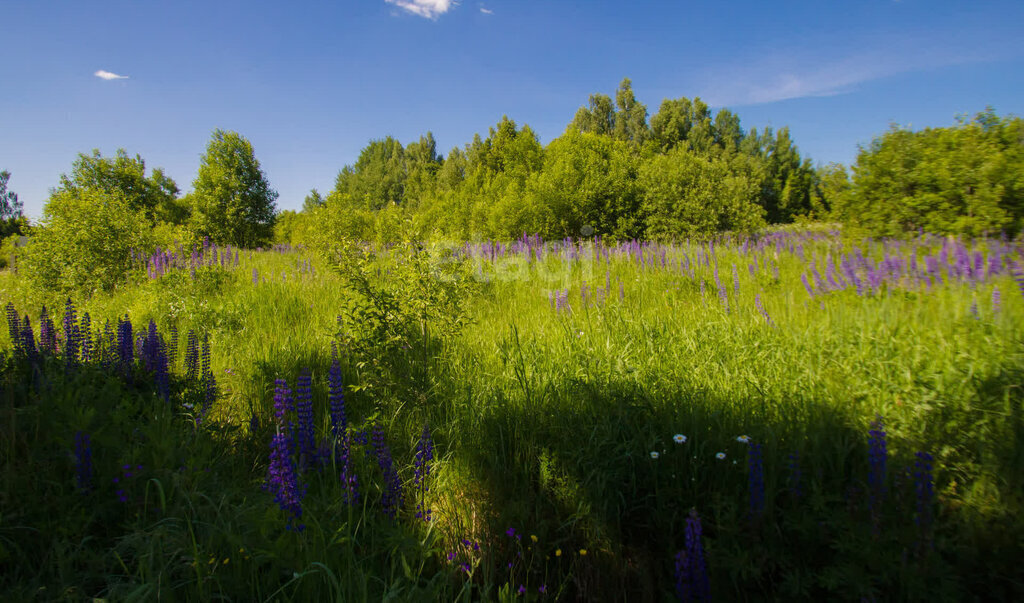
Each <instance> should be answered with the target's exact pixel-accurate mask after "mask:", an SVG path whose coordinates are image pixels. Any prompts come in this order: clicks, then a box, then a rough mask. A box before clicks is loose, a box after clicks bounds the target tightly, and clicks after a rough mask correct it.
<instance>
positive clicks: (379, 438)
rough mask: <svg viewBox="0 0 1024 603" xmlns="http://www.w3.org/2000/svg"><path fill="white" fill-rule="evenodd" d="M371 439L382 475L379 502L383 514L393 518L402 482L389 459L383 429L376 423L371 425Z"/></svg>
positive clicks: (397, 506)
mask: <svg viewBox="0 0 1024 603" xmlns="http://www.w3.org/2000/svg"><path fill="white" fill-rule="evenodd" d="M372 440H373V450H374V454H375V455H376V457H377V465H378V466H380V470H381V473H383V475H384V486H383V488H382V494H381V501H380V503H381V506H382V507H383V508H384V514H385V515H387V516H388V517H390V518H391V519H394V518H395V517H396V515H397V514H398V509H400V508H401V507H402V482H401V481H400V480H399V478H398V471H397V470H396V469H395V464H394V461H393V460H392V459H391V450H390V449H389V448H388V445H387V444H386V443H385V442H384V430H382V429H381V428H380V426H378V425H374V427H373V435H372Z"/></svg>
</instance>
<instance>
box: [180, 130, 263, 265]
mask: <svg viewBox="0 0 1024 603" xmlns="http://www.w3.org/2000/svg"><path fill="white" fill-rule="evenodd" d="M192 188H193V193H192V200H193V216H192V227H193V230H194V232H195V233H196V234H197V235H198V236H209V237H210V238H211V239H213V240H214V241H216V242H217V243H222V244H223V243H230V244H232V245H237V246H240V247H250V248H251V247H256V246H262V245H266V244H267V243H269V242H270V240H271V238H272V237H273V234H274V231H273V228H274V202H275V200H276V199H277V192H276V191H274V190H272V189H271V188H270V184H269V183H268V182H267V178H266V176H265V175H264V174H263V170H261V169H260V163H259V161H257V160H256V155H255V154H254V152H253V148H252V143H250V142H249V141H248V140H246V139H245V137H243V136H241V135H239V134H238V133H236V132H225V131H223V130H219V129H218V130H214V132H213V135H212V137H211V139H210V142H209V144H207V146H206V153H205V154H204V155H203V157H202V158H201V160H200V163H199V174H198V175H197V176H196V179H195V181H194V182H193V183H192Z"/></svg>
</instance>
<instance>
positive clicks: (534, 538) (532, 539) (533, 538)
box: [530, 534, 537, 544]
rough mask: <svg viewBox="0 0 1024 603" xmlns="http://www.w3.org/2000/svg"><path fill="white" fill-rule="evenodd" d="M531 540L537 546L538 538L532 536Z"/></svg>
mask: <svg viewBox="0 0 1024 603" xmlns="http://www.w3.org/2000/svg"><path fill="white" fill-rule="evenodd" d="M530 540H531V541H532V542H533V543H535V544H536V542H537V536H536V535H535V534H530Z"/></svg>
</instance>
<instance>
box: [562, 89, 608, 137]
mask: <svg viewBox="0 0 1024 603" xmlns="http://www.w3.org/2000/svg"><path fill="white" fill-rule="evenodd" d="M568 129H576V130H579V131H580V132H591V133H593V134H607V135H609V136H611V135H612V133H613V132H614V131H615V105H613V104H612V99H611V97H610V96H608V95H606V94H591V95H590V99H589V108H588V107H580V108H579V110H578V111H576V116H575V117H573V119H572V122H571V123H570V124H569V128H568Z"/></svg>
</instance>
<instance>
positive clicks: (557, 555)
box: [555, 549, 562, 557]
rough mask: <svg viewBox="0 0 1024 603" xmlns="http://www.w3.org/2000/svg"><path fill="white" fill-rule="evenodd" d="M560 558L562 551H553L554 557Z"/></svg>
mask: <svg viewBox="0 0 1024 603" xmlns="http://www.w3.org/2000/svg"><path fill="white" fill-rule="evenodd" d="M561 556H562V549H555V557H561Z"/></svg>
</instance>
